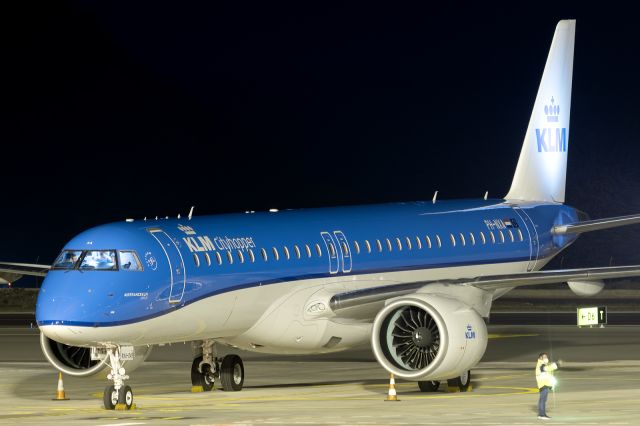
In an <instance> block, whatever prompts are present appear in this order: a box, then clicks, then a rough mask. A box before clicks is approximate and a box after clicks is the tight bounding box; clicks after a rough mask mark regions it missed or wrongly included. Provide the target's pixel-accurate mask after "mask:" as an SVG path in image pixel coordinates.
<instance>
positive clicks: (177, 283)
mask: <svg viewBox="0 0 640 426" xmlns="http://www.w3.org/2000/svg"><path fill="white" fill-rule="evenodd" d="M148 231H149V233H150V234H151V236H152V237H153V238H155V239H156V241H158V244H160V247H162V251H163V252H164V254H165V255H166V256H167V261H168V262H169V271H170V273H169V276H170V286H171V288H170V291H169V303H180V302H181V301H182V296H183V295H184V289H185V286H186V283H187V276H186V273H185V270H184V260H183V259H182V253H180V250H178V246H176V243H175V242H174V241H173V239H172V238H171V237H170V236H169V234H167V233H166V232H164V231H163V230H162V229H159V228H152V229H149V230H148Z"/></svg>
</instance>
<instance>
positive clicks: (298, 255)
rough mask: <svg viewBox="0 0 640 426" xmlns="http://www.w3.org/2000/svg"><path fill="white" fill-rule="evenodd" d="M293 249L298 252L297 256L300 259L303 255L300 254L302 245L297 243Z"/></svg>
mask: <svg viewBox="0 0 640 426" xmlns="http://www.w3.org/2000/svg"><path fill="white" fill-rule="evenodd" d="M293 251H295V252H296V257H297V258H298V259H300V257H301V256H300V247H298V245H297V244H296V245H294V246H293Z"/></svg>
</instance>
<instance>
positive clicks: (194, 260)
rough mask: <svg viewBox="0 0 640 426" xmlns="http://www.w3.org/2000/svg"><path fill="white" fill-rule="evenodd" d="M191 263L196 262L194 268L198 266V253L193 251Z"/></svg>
mask: <svg viewBox="0 0 640 426" xmlns="http://www.w3.org/2000/svg"><path fill="white" fill-rule="evenodd" d="M193 263H195V264H196V268H199V267H200V258H199V257H198V253H193Z"/></svg>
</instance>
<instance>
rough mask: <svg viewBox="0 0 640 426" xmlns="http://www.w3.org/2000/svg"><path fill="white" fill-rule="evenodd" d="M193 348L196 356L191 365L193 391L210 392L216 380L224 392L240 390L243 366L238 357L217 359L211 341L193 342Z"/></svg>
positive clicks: (229, 356) (227, 356)
mask: <svg viewBox="0 0 640 426" xmlns="http://www.w3.org/2000/svg"><path fill="white" fill-rule="evenodd" d="M193 348H194V351H195V354H196V356H195V357H194V359H193V363H192V364H191V385H192V386H193V388H192V389H193V390H194V391H198V392H201V391H205V392H208V391H210V390H212V389H213V387H214V384H215V381H216V379H218V380H220V383H221V384H222V390H224V391H239V390H241V389H242V385H243V384H244V364H243V363H242V359H240V357H239V356H238V355H233V354H231V355H226V356H225V357H224V358H222V359H220V358H218V357H217V356H216V350H215V342H214V341H213V340H203V341H202V342H194V345H193Z"/></svg>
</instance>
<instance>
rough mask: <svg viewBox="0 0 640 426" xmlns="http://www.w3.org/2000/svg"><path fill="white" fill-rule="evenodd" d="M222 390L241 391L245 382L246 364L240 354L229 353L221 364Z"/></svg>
mask: <svg viewBox="0 0 640 426" xmlns="http://www.w3.org/2000/svg"><path fill="white" fill-rule="evenodd" d="M220 381H221V382H222V390H224V391H239V390H240V389H242V384H243V383H244V365H243V364H242V360H241V359H240V357H239V356H238V355H227V356H225V357H224V358H223V359H222V365H221V366H220Z"/></svg>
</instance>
